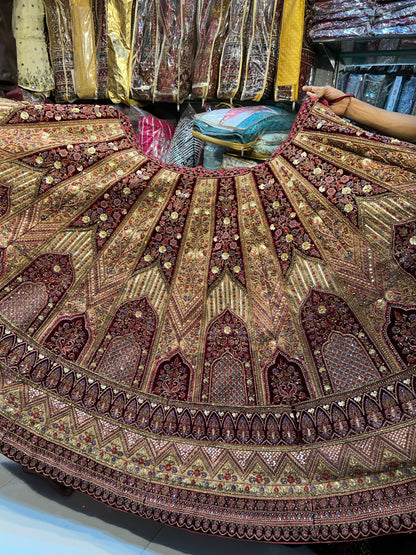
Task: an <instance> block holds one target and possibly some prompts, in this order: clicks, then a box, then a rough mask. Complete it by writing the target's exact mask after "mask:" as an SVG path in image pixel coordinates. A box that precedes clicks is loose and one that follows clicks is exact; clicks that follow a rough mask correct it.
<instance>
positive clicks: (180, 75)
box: [154, 0, 196, 104]
mask: <svg viewBox="0 0 416 555" xmlns="http://www.w3.org/2000/svg"><path fill="white" fill-rule="evenodd" d="M155 3H156V8H157V14H158V19H159V26H160V28H161V29H163V33H162V37H161V38H162V42H161V44H160V48H159V50H158V60H157V68H156V84H155V92H154V100H155V101H158V102H176V103H177V104H181V103H182V102H183V101H184V100H186V98H188V96H189V93H190V91H191V83H192V68H193V60H194V50H195V42H196V29H195V13H196V2H195V0H158V1H157V2H155Z"/></svg>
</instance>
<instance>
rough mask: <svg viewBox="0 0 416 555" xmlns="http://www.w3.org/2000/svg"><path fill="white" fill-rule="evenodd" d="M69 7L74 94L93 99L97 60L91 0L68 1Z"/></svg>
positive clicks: (95, 92)
mask: <svg viewBox="0 0 416 555" xmlns="http://www.w3.org/2000/svg"><path fill="white" fill-rule="evenodd" d="M70 6H71V22H72V40H73V44H74V75H75V89H76V93H77V96H78V98H95V97H96V95H97V60H96V46H95V29H94V13H93V5H92V0H70Z"/></svg>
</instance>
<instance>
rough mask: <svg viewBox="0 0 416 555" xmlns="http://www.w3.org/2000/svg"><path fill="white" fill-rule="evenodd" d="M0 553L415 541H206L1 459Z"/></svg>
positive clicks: (300, 549)
mask: <svg viewBox="0 0 416 555" xmlns="http://www.w3.org/2000/svg"><path fill="white" fill-rule="evenodd" d="M0 552H1V553H11V554H13V555H41V554H42V555H49V554H52V553H53V554H54V555H106V554H111V555H133V554H134V555H183V554H189V555H311V554H313V553H318V554H321V553H322V554H324V555H332V554H338V553H342V554H345V555H385V554H386V555H387V554H389V555H390V554H394V555H416V542H415V538H414V537H413V536H410V535H400V536H390V537H387V538H379V539H377V540H373V541H370V542H364V543H361V544H353V547H351V546H350V547H349V548H348V547H347V546H345V549H344V547H343V545H342V544H341V545H338V546H334V545H332V546H331V545H322V546H315V547H314V548H312V547H310V546H286V545H271V544H270V545H269V544H264V543H260V544H259V543H255V542H244V541H239V540H232V539H226V538H217V537H212V536H204V535H201V534H195V533H191V532H187V531H185V530H180V529H176V528H171V527H169V526H165V525H163V524H159V523H157V522H153V521H148V520H144V519H141V518H138V517H136V516H133V515H129V514H126V513H122V512H119V511H116V510H114V509H111V508H109V507H107V506H105V505H103V504H101V503H99V502H97V501H94V500H93V499H91V498H89V497H88V496H86V495H84V494H82V493H79V492H74V493H73V494H72V495H70V496H69V497H64V496H62V495H61V494H60V493H58V491H57V490H56V488H55V487H54V486H53V485H52V484H51V483H50V482H49V481H48V480H45V479H44V478H42V477H40V476H37V475H34V474H28V473H25V472H24V471H23V469H22V468H21V466H20V465H19V464H17V463H15V462H12V461H9V460H8V459H7V458H5V457H3V456H2V455H0Z"/></svg>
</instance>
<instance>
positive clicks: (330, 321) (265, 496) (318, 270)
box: [0, 99, 416, 543]
mask: <svg viewBox="0 0 416 555" xmlns="http://www.w3.org/2000/svg"><path fill="white" fill-rule="evenodd" d="M0 118H1V119H0V141H1V153H2V155H1V160H0V177H1V185H0V198H1V202H0V216H1V219H0V268H1V279H0V450H1V453H3V454H4V455H6V456H7V457H9V458H11V459H13V460H15V461H18V462H20V463H21V464H22V465H23V466H25V467H28V468H30V469H33V470H35V471H36V472H37V473H39V474H43V475H45V476H47V477H50V478H52V479H54V480H56V481H58V482H61V483H62V484H65V485H67V486H69V487H71V488H73V489H75V490H79V491H82V492H84V493H86V494H88V495H90V496H92V497H94V498H95V499H98V500H100V501H102V502H104V503H106V504H107V505H109V506H112V507H115V508H117V509H120V510H124V511H127V512H130V513H134V514H137V515H140V516H143V517H145V518H151V519H155V520H158V521H160V522H163V523H166V524H169V525H171V526H178V527H181V528H187V529H189V530H194V531H198V532H201V533H207V534H221V535H224V536H229V537H233V538H242V539H250V540H258V541H267V542H288V543H305V542H334V541H346V540H356V539H363V538H369V537H372V536H378V535H383V534H388V533H395V532H406V531H412V530H415V528H416V522H415V515H416V497H415V493H416V468H415V454H416V435H415V423H416V373H415V369H416V348H415V345H416V332H415V330H416V326H415V322H416V303H415V299H416V279H415V278H416V187H415V183H416V146H414V145H409V144H407V143H404V142H400V141H398V140H396V139H392V138H387V137H383V136H379V135H376V134H373V133H371V132H369V131H365V130H363V129H360V128H359V127H356V126H354V125H352V124H351V123H348V122H347V121H345V120H343V119H341V118H339V117H337V116H336V115H334V113H333V112H332V111H331V110H330V109H329V108H327V107H326V106H325V105H324V104H322V103H313V102H312V101H311V100H310V99H308V100H307V101H305V102H304V104H303V105H302V107H301V109H300V111H299V113H298V116H297V119H296V121H295V123H294V125H293V128H292V130H291V133H290V136H289V138H288V139H287V140H286V141H284V142H283V143H282V144H281V145H280V147H279V149H278V150H277V151H276V152H275V153H273V154H272V155H271V157H270V158H269V159H268V160H266V161H264V162H262V163H260V164H258V165H257V166H255V167H249V168H239V169H231V170H219V171H209V170H204V169H203V168H201V167H197V168H184V167H181V166H174V165H167V164H164V163H161V162H158V161H156V160H154V159H151V158H149V157H148V156H146V155H144V154H143V153H142V152H140V150H139V149H138V147H137V144H136V142H135V138H134V134H133V131H132V128H131V126H130V124H129V122H128V121H127V119H126V117H125V116H124V115H123V114H122V113H120V112H118V111H116V110H115V109H114V108H113V107H111V106H93V105H88V106H82V105H79V106H56V105H33V104H28V103H16V102H12V101H7V100H6V101H4V100H2V101H1V102H0Z"/></svg>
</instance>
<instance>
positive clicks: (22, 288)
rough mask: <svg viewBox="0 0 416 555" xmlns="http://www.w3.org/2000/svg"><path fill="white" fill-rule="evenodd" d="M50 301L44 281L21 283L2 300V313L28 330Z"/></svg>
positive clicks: (10, 320)
mask: <svg viewBox="0 0 416 555" xmlns="http://www.w3.org/2000/svg"><path fill="white" fill-rule="evenodd" d="M47 303H48V292H47V289H46V286H45V284H43V283H31V282H26V283H21V284H20V285H18V286H17V287H16V289H14V290H13V291H12V292H11V293H10V294H9V295H8V296H7V297H4V299H2V300H1V301H0V313H1V314H2V315H3V316H4V317H5V318H7V319H8V320H9V322H11V323H12V324H14V325H15V326H17V327H18V328H20V329H23V330H26V329H27V328H28V327H29V326H30V324H31V323H32V322H33V320H35V318H36V316H37V315H38V314H39V313H40V312H41V311H42V309H43V308H44V307H45V306H46V305H47Z"/></svg>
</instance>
